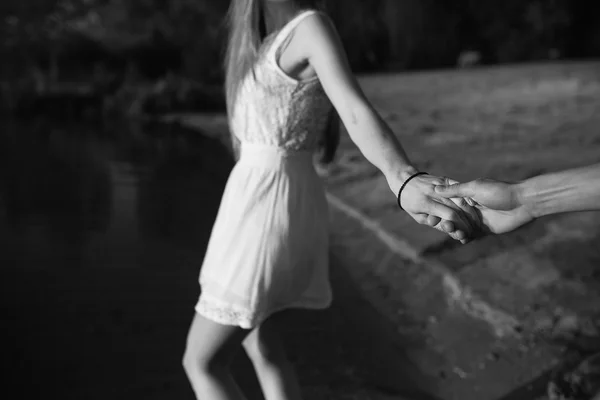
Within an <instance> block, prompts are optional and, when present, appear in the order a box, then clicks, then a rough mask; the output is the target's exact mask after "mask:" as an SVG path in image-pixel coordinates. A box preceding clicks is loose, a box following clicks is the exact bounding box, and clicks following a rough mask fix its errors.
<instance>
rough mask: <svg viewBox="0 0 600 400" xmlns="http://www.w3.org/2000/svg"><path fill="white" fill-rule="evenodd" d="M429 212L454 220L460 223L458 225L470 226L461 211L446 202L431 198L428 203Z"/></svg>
mask: <svg viewBox="0 0 600 400" xmlns="http://www.w3.org/2000/svg"><path fill="white" fill-rule="evenodd" d="M427 213H429V214H430V215H434V216H436V217H439V218H441V219H445V220H446V221H450V222H454V223H456V224H458V227H463V228H468V227H469V225H468V224H466V223H465V221H464V220H463V218H462V217H461V215H460V214H459V212H458V211H457V210H455V209H454V208H452V207H449V206H448V205H446V204H442V203H438V202H437V201H433V200H430V201H429V202H428V205H427ZM455 227H456V225H455ZM459 229H460V228H459Z"/></svg>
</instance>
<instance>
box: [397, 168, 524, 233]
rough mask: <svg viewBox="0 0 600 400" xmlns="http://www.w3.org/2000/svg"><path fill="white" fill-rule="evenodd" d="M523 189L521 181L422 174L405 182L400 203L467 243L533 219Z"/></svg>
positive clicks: (415, 216) (415, 215)
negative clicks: (472, 179) (525, 204)
mask: <svg viewBox="0 0 600 400" xmlns="http://www.w3.org/2000/svg"><path fill="white" fill-rule="evenodd" d="M519 189H520V188H519V185H518V184H514V183H506V182H500V181H495V180H492V179H477V180H474V181H471V182H466V183H459V182H457V181H455V180H452V179H449V178H445V177H437V176H432V175H419V176H416V177H414V178H413V179H411V180H410V181H409V182H408V183H407V184H406V185H405V187H404V189H403V190H402V192H401V195H400V199H399V202H400V203H401V205H402V208H403V209H404V210H405V211H406V212H407V213H408V214H409V215H410V216H411V217H412V218H413V219H414V220H415V221H417V222H418V223H420V224H423V225H428V226H431V227H433V228H435V229H437V230H439V231H441V232H444V233H446V234H448V235H449V236H450V237H452V238H453V239H456V240H459V241H460V242H461V243H463V244H464V243H467V242H469V241H470V240H473V239H476V238H478V237H481V236H483V235H486V234H489V233H494V234H499V233H505V232H509V231H512V230H513V229H516V228H518V227H519V226H521V225H524V224H526V223H528V222H529V221H531V220H532V219H533V218H534V217H533V215H532V212H531V210H529V209H528V208H527V207H525V206H524V205H523V202H522V201H521V199H520V190H519Z"/></svg>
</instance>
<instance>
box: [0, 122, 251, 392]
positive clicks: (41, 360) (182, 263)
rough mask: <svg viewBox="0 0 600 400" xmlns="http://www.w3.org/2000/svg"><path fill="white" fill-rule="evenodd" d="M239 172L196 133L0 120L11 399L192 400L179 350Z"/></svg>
mask: <svg viewBox="0 0 600 400" xmlns="http://www.w3.org/2000/svg"><path fill="white" fill-rule="evenodd" d="M107 124H108V123H107ZM231 166H232V161H231V159H230V157H229V155H228V154H227V152H226V150H225V149H224V148H222V146H220V145H219V144H218V143H217V142H216V141H215V140H213V139H208V138H206V137H203V136H202V135H200V134H199V133H198V132H187V131H183V130H181V129H176V128H169V127H165V126H157V125H154V126H143V127H142V126H139V125H137V126H136V125H134V126H127V125H122V124H117V123H113V124H112V125H110V126H109V125H106V126H89V125H88V126H77V125H70V126H56V124H55V123H54V124H48V123H46V122H45V121H40V120H36V119H34V120H32V121H30V122H26V123H25V122H19V123H16V122H6V121H4V122H0V313H1V314H2V322H3V323H2V329H1V330H0V341H1V342H2V343H9V344H10V345H9V346H5V349H4V352H3V353H2V357H1V358H2V362H4V364H1V363H2V362H0V368H2V370H3V371H9V372H8V375H5V380H4V381H6V382H7V385H8V388H7V387H5V391H7V392H11V391H12V389H14V390H17V391H18V393H20V395H19V396H18V397H19V398H28V399H37V398H52V399H54V398H57V399H58V398H60V399H74V400H75V399H77V400H79V399H87V400H96V399H98V400H101V399H102V400H104V399H107V398H110V399H146V400H153V399H157V400H158V399H165V398H177V399H182V400H184V399H190V400H191V399H192V398H193V393H192V391H191V389H190V387H189V384H188V383H187V380H186V378H185V375H184V373H183V369H182V368H181V355H182V354H183V346H184V345H185V337H186V334H187V328H188V326H189V322H190V320H191V317H192V315H193V307H194V304H195V302H196V300H197V298H198V297H197V296H198V293H199V286H198V281H197V278H198V272H199V267H200V263H201V261H202V258H203V256H204V250H205V247H206V242H207V240H208V236H209V234H210V230H211V227H212V223H213V221H214V218H215V215H216V211H217V208H218V205H219V201H220V197H221V194H222V192H223V188H224V185H225V182H226V178H227V175H228V174H229V171H230V169H231ZM5 386H6V385H5ZM254 387H257V386H256V384H254ZM42 393H43V394H42Z"/></svg>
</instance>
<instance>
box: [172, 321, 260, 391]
mask: <svg viewBox="0 0 600 400" xmlns="http://www.w3.org/2000/svg"><path fill="white" fill-rule="evenodd" d="M247 334H248V331H247V330H243V329H241V328H240V327H237V326H228V325H221V324H218V323H216V322H213V321H211V320H208V319H206V318H204V317H202V316H201V315H199V314H196V315H195V317H194V320H193V321H192V325H191V327H190V332H189V333H188V338H187V346H186V349H185V354H184V356H183V367H184V369H185V372H186V374H187V376H188V379H189V380H190V383H191V385H192V389H193V390H194V393H195V394H196V398H197V399H198V400H245V399H246V398H245V397H244V395H243V394H242V392H241V390H240V389H239V387H238V386H237V384H236V383H235V381H234V380H233V377H232V375H231V373H230V371H229V366H230V364H231V361H232V360H233V356H234V355H235V353H236V351H238V350H239V349H240V344H241V343H242V341H243V340H244V338H245V337H246V335H247Z"/></svg>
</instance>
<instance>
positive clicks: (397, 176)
mask: <svg viewBox="0 0 600 400" xmlns="http://www.w3.org/2000/svg"><path fill="white" fill-rule="evenodd" d="M417 172H419V170H418V169H417V168H415V167H414V166H412V165H406V166H404V167H402V168H400V169H398V170H396V171H395V173H394V174H390V175H388V178H387V181H388V185H389V186H390V189H391V191H392V192H393V193H394V195H398V191H399V190H400V188H401V187H402V185H404V182H406V181H407V179H409V178H410V177H411V176H413V175H414V174H416V173H417Z"/></svg>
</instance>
